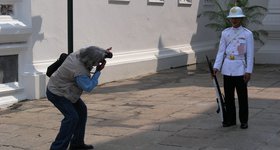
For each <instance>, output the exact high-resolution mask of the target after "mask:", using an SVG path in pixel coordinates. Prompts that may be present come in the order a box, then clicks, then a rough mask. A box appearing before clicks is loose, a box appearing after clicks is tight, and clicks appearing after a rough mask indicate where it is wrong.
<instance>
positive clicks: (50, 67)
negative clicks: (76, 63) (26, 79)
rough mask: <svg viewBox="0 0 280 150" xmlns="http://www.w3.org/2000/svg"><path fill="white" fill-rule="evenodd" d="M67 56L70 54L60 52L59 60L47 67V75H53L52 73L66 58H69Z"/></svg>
mask: <svg viewBox="0 0 280 150" xmlns="http://www.w3.org/2000/svg"><path fill="white" fill-rule="evenodd" d="M67 56H68V54H66V53H62V54H60V56H59V58H58V60H57V61H55V62H54V63H52V64H51V65H50V66H49V67H48V68H47V72H46V75H47V76H48V77H51V75H52V74H53V73H54V72H55V71H56V70H57V69H58V68H59V67H60V66H61V64H62V63H63V62H64V60H65V59H66V58H67Z"/></svg>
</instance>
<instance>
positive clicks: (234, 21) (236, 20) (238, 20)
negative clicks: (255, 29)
mask: <svg viewBox="0 0 280 150" xmlns="http://www.w3.org/2000/svg"><path fill="white" fill-rule="evenodd" d="M241 21H242V18H230V22H231V24H232V26H233V27H234V28H238V27H239V26H240V25H241Z"/></svg>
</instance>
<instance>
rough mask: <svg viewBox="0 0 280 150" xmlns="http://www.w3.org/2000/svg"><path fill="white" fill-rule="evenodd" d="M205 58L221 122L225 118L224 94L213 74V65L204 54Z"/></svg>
mask: <svg viewBox="0 0 280 150" xmlns="http://www.w3.org/2000/svg"><path fill="white" fill-rule="evenodd" d="M206 60H207V63H208V67H209V70H210V74H211V78H212V80H213V85H214V87H215V91H216V97H217V98H216V100H217V105H218V109H217V111H216V112H217V113H220V116H221V120H222V122H224V121H225V118H226V104H225V99H224V95H223V94H222V92H221V89H220V86H219V82H218V79H217V76H216V75H214V70H213V65H212V63H211V62H210V61H209V59H208V57H207V56H206Z"/></svg>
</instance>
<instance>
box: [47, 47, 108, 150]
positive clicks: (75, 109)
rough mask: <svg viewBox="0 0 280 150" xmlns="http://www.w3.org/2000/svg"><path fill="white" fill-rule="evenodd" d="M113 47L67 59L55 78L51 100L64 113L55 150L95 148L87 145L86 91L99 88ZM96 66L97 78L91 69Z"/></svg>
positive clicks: (87, 50)
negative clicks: (83, 95)
mask: <svg viewBox="0 0 280 150" xmlns="http://www.w3.org/2000/svg"><path fill="white" fill-rule="evenodd" d="M110 50H111V48H109V49H107V50H105V49H102V48H99V47H96V46H90V47H87V48H82V49H80V50H79V51H76V52H74V53H71V54H69V55H68V56H67V58H66V59H65V61H64V62H63V63H62V65H61V66H60V67H59V68H58V69H57V70H56V71H55V72H54V73H53V74H52V75H51V77H50V79H49V82H48V85H47V92H46V94H47V98H48V100H49V101H50V102H51V103H53V105H54V106H55V107H56V108H57V109H58V110H59V111H60V112H61V113H62V114H63V116H64V119H63V120H62V121H61V126H60V129H59V132H58V134H57V136H56V138H55V141H54V142H53V143H52V144H51V147H50V149H51V150H66V149H67V148H68V146H69V145H70V147H69V149H70V150H77V149H85V150H86V149H93V148H94V147H93V146H92V145H87V144H85V141H84V137H85V127H86V121H87V106H86V105H85V103H84V102H83V100H82V99H81V95H82V93H83V91H86V92H90V91H92V90H93V89H94V88H95V87H96V86H97V85H98V78H99V76H100V74H101V70H102V69H104V67H105V65H106V60H105V59H106V58H112V57H113V54H112V53H111V52H110ZM93 67H96V70H95V72H94V74H93V75H91V72H90V71H91V70H92V69H93Z"/></svg>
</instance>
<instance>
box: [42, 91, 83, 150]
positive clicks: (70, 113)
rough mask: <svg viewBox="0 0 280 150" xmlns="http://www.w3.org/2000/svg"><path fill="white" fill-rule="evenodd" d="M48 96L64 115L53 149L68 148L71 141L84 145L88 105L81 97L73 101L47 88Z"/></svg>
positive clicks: (74, 143) (64, 149)
mask: <svg viewBox="0 0 280 150" xmlns="http://www.w3.org/2000/svg"><path fill="white" fill-rule="evenodd" d="M46 94H47V98H48V99H49V101H50V102H52V103H53V104H54V106H55V107H56V108H57V109H58V110H59V111H60V112H61V113H62V114H63V115H64V119H63V120H62V121H61V126H60V130H59V132H58V134H57V136H56V138H55V141H54V142H53V143H52V145H51V148H50V149H51V150H66V149H67V147H68V145H69V143H70V142H71V144H73V145H83V144H84V136H85V126H86V121H87V107H86V105H85V103H84V102H83V101H82V100H81V99H79V100H78V101H77V102H76V103H72V102H71V101H70V100H68V99H66V98H65V97H61V96H57V95H55V94H53V93H52V92H50V91H49V90H48V89H47V92H46Z"/></svg>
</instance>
